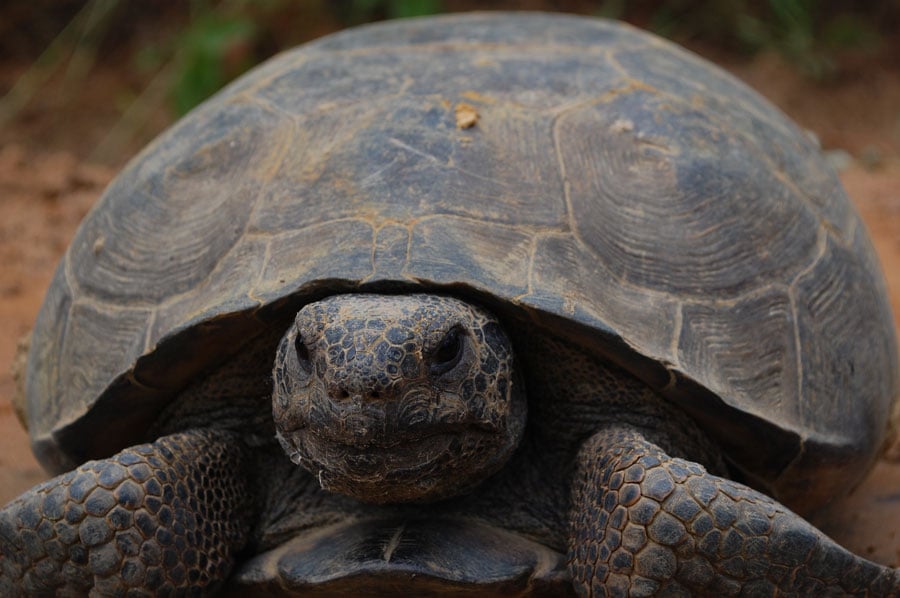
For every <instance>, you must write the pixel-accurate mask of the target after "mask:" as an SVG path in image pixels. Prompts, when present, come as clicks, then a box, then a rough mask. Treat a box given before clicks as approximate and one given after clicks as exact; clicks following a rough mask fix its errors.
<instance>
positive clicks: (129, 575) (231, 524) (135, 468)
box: [0, 430, 253, 596]
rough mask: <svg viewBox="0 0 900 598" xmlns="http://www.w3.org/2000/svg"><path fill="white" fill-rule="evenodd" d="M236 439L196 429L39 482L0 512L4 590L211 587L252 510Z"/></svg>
mask: <svg viewBox="0 0 900 598" xmlns="http://www.w3.org/2000/svg"><path fill="white" fill-rule="evenodd" d="M242 447H243V445H242V443H241V442H240V441H239V440H238V439H237V438H235V437H234V436H233V435H231V434H228V433H225V432H217V431H211V430H192V431H189V432H185V433H180V434H173V435H171V436H165V437H163V438H160V439H159V440H157V441H156V442H153V443H151V444H143V445H139V446H135V447H131V448H128V449H125V450H123V451H122V452H120V453H118V454H117V455H115V456H113V457H111V458H109V459H104V460H100V461H90V462H88V463H85V464H84V465H82V466H81V467H79V468H77V469H75V470H74V471H71V472H69V473H66V474H63V475H61V476H58V477H56V478H54V479H52V480H50V481H48V482H45V483H43V484H40V485H38V486H35V487H34V488H32V489H31V490H29V491H28V492H26V493H24V494H23V495H21V496H20V497H19V498H17V499H15V500H14V501H12V502H11V503H9V504H8V505H7V506H6V507H5V508H4V509H3V510H2V511H0V595H3V596H18V595H23V594H28V595H33V594H40V595H53V594H60V593H62V594H64V595H85V594H87V593H88V592H90V593H91V594H92V595H93V594H99V595H125V594H126V593H128V595H129V596H131V595H133V594H136V595H142V594H143V595H159V594H162V595H166V594H171V593H172V592H173V591H175V590H177V589H180V588H193V589H196V590H197V593H198V594H199V593H201V592H202V589H203V588H211V587H214V586H215V585H216V584H218V583H220V582H222V581H223V580H224V579H225V578H226V576H227V575H228V574H229V572H230V571H231V568H232V565H233V563H234V554H235V552H237V551H238V550H239V549H240V548H241V547H242V546H243V545H244V543H245V542H246V540H247V536H248V530H249V528H250V524H251V518H252V515H253V514H252V510H253V509H252V507H251V500H250V496H251V492H250V487H249V483H248V477H249V476H248V467H247V464H246V461H247V459H246V454H245V453H244V450H245V449H243V448H242Z"/></svg>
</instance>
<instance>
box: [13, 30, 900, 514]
mask: <svg viewBox="0 0 900 598" xmlns="http://www.w3.org/2000/svg"><path fill="white" fill-rule="evenodd" d="M410 288H414V289H419V290H421V289H422V288H427V289H436V290H438V291H440V292H445V293H451V294H455V295H459V296H464V297H469V298H473V299H475V300H477V301H481V302H484V303H488V304H490V305H491V306H492V307H494V309H495V310H497V311H499V312H500V313H501V315H502V316H503V317H504V318H506V319H508V320H509V321H510V322H512V323H514V324H513V325H516V326H524V327H532V328H533V329H534V331H535V333H536V334H537V333H545V332H548V331H549V332H552V333H553V334H557V335H562V336H564V337H565V338H568V339H570V340H571V342H573V343H578V344H579V345H581V346H583V347H584V348H585V349H586V350H590V351H593V352H596V353H599V354H602V355H604V356H606V357H607V358H608V359H610V360H612V361H614V362H615V363H617V364H619V365H621V366H623V367H625V368H626V369H628V370H629V371H631V372H632V373H634V374H635V375H637V376H639V377H640V378H642V379H643V380H644V381H645V382H646V383H647V384H648V385H650V386H651V387H653V388H655V389H657V390H658V391H659V392H660V393H661V394H663V395H664V396H665V397H667V398H669V399H671V400H672V401H674V402H675V403H677V404H679V405H680V406H681V407H682V408H683V409H684V410H686V411H687V412H689V413H690V414H692V415H693V416H694V417H695V418H696V419H697V420H698V421H700V422H701V423H702V424H703V425H704V426H705V428H706V429H707V430H708V432H709V433H710V434H711V435H712V436H713V437H714V438H715V439H716V440H717V441H718V442H719V443H720V444H721V445H722V446H723V448H724V450H725V451H726V453H727V455H728V458H729V460H730V461H731V463H732V464H733V465H734V466H735V467H736V468H737V469H738V470H739V471H740V472H742V475H743V476H745V477H746V479H747V480H748V481H751V482H752V483H755V484H756V485H758V486H763V487H765V488H767V489H768V490H769V491H770V492H773V493H774V494H776V495H777V496H778V497H779V498H781V500H783V501H785V502H787V503H788V504H790V505H792V506H793V507H794V508H795V509H799V510H804V509H806V508H808V507H812V506H815V505H817V504H819V503H821V502H822V501H823V500H824V499H826V498H827V497H829V496H830V495H832V494H833V493H835V492H836V491H837V490H838V489H846V487H847V485H848V484H849V483H852V482H853V481H854V480H856V479H858V478H859V477H860V476H861V475H862V474H863V473H864V472H865V470H866V468H867V466H868V464H869V463H870V462H871V460H872V458H873V456H874V454H875V453H876V449H877V448H878V447H879V446H880V445H881V443H882V441H883V438H884V434H885V427H886V422H887V420H888V417H889V413H890V410H891V405H892V402H893V400H894V398H895V396H896V395H897V394H898V376H897V373H896V368H895V365H896V363H897V349H896V341H895V339H894V336H893V332H892V330H893V326H892V317H891V313H890V308H889V305H888V301H887V298H886V292H885V287H884V283H883V279H882V275H881V273H880V271H879V266H878V262H877V259H876V257H875V254H874V252H873V249H872V246H871V244H870V241H869V239H868V237H867V235H866V231H865V230H864V227H863V224H862V223H861V221H860V219H859V217H858V216H857V214H856V213H855V212H854V210H853V208H852V207H851V205H850V203H849V201H848V200H847V197H846V195H845V193H844V191H843V190H842V188H841V185H840V183H839V181H838V179H837V178H836V176H835V174H834V173H833V172H832V171H831V170H830V169H829V167H828V166H827V165H826V163H825V162H824V161H823V159H822V158H821V156H820V153H819V150H818V148H817V146H816V144H815V143H814V142H813V141H812V140H811V139H810V138H809V137H808V136H807V135H806V134H805V133H804V132H803V131H802V130H801V129H799V128H798V127H797V126H796V125H794V124H793V123H792V122H791V121H790V120H788V119H787V118H786V117H785V116H784V115H783V114H781V113H780V112H779V111H778V110H776V109H775V108H774V107H773V106H771V105H770V104H769V103H768V102H766V101H765V100H764V99H762V98H761V97H760V96H759V95H757V94H756V93H754V92H753V91H751V90H750V89H749V88H747V87H746V86H745V85H743V84H741V83H740V82H739V81H737V80H735V79H734V78H733V77H731V76H729V75H728V74H726V73H724V72H723V71H721V70H720V69H718V68H716V67H715V66H713V65H711V64H709V63H707V62H705V61H703V60H701V59H699V58H697V57H696V56H694V55H692V54H690V53H688V52H686V51H684V50H682V49H680V48H678V47H676V46H674V45H673V44H671V43H668V42H666V41H663V40H661V39H659V38H657V37H655V36H652V35H650V34H647V33H644V32H641V31H639V30H636V29H634V28H632V27H630V26H627V25H624V24H621V23H616V22H611V21H604V20H597V19H585V18H580V17H571V16H561V15H540V14H498V13H493V14H475V15H466V16H448V17H439V18H428V19H416V20H409V21H398V22H389V23H385V24H378V25H371V26H366V27H361V28H357V29H354V30H350V31H347V32H343V33H339V34H336V35H332V36H329V37H326V38H323V39H321V40H318V41H316V42H313V43H310V44H307V45H305V46H302V47H300V48H297V49H295V50H292V51H289V52H286V53H284V54H281V55H280V56H277V57H275V58H273V59H272V60H270V61H268V62H267V63H266V64H264V65H263V66H261V67H259V68H257V69H255V70H253V71H251V72H250V73H249V74H247V75H245V76H244V77H242V78H241V79H239V80H238V81H236V82H235V83H233V84H232V85H230V86H229V87H228V88H226V89H225V90H224V91H222V92H220V93H219V94H218V95H216V96H215V97H214V98H212V99H211V100H209V101H207V102H206V103H205V104H203V105H202V106H200V107H199V108H197V109H196V110H194V111H193V112H192V113H191V114H190V115H188V116H187V117H185V118H184V119H182V120H181V121H180V122H178V123H177V124H176V125H175V126H174V127H172V128H171V129H170V130H169V131H168V132H166V133H164V134H163V135H161V136H160V137H159V138H158V139H157V140H156V141H155V142H154V143H152V144H151V145H150V146H149V147H148V148H147V149H146V150H145V151H143V152H142V153H141V154H140V155H139V156H138V157H136V158H135V159H134V160H132V161H131V163H130V164H129V165H128V166H127V167H126V168H125V169H124V170H123V171H122V172H121V174H120V175H119V176H118V177H117V179H116V180H115V181H113V183H112V184H111V185H110V186H109V188H108V189H107V190H106V192H105V194H104V196H103V197H102V199H101V200H100V201H99V202H98V203H97V205H96V207H95V208H94V209H93V211H92V212H91V213H90V214H89V215H88V217H87V218H86V219H85V221H84V222H83V224H82V225H81V228H80V229H79V231H78V233H77V235H76V237H75V239H74V241H73V242H72V245H71V247H70V248H69V250H68V252H67V253H66V255H65V257H64V258H63V260H62V262H61V264H60V266H59V268H58V270H57V272H56V275H55V278H54V280H53V282H52V284H51V286H50V289H49V292H48V294H47V297H46V300H45V302H44V305H43V307H42V309H41V312H40V315H39V317H38V320H37V324H36V327H35V330H34V336H33V346H32V348H31V352H30V359H29V364H28V370H27V381H26V384H27V390H26V393H27V397H26V400H27V402H28V420H29V425H30V433H31V435H32V439H33V445H34V447H35V450H36V454H37V455H38V456H39V458H40V460H41V461H42V462H43V463H44V465H45V466H46V467H47V468H48V469H50V470H52V471H60V470H62V469H65V468H68V467H71V466H72V465H73V464H75V463H78V462H81V461H83V460H86V459H89V458H97V457H103V456H106V455H109V454H111V453H114V452H115V451H117V450H119V449H121V448H123V447H125V446H127V445H129V444H133V443H134V442H136V441H138V440H141V439H142V438H143V437H144V435H145V434H146V433H147V430H148V427H149V426H150V425H151V423H152V422H153V420H154V418H155V417H156V416H157V414H158V413H159V411H160V410H161V409H162V408H163V407H165V406H166V405H167V404H168V403H169V402H170V401H172V400H173V399H174V398H175V397H177V395H178V392H179V391H180V390H181V389H183V388H184V386H185V385H186V384H187V383H188V382H189V381H191V380H192V379H195V378H196V377H198V376H200V375H202V374H204V373H206V372H209V371H211V370H212V369H213V368H214V367H215V366H216V364H217V363H220V362H221V361H222V360H223V359H224V358H226V357H227V356H229V355H231V354H233V353H234V352H236V351H238V350H239V349H240V347H241V346H242V344H243V343H244V342H245V341H247V340H248V339H250V338H253V337H254V336H255V335H257V334H259V333H260V332H261V331H262V330H264V329H266V327H268V326H275V325H279V324H278V323H279V322H282V321H283V319H284V314H285V313H291V314H293V312H294V311H295V310H296V309H297V308H298V307H299V306H300V305H302V304H303V303H305V302H308V301H310V300H312V299H317V298H319V297H322V296H324V295H327V294H332V293H337V292H343V291H346V290H356V291H358V290H369V289H372V290H385V289H388V290H396V291H402V290H404V289H410Z"/></svg>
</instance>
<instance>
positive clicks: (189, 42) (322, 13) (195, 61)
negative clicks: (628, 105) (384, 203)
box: [0, 0, 900, 120]
mask: <svg viewBox="0 0 900 598" xmlns="http://www.w3.org/2000/svg"><path fill="white" fill-rule="evenodd" d="M472 9H486V10H499V9H529V10H558V11H565V12H573V13H579V14H587V15H600V16H607V17H612V18H617V19H623V20H626V21H629V22H631V23H633V24H635V25H637V26H639V27H644V28H647V29H650V30H652V31H655V32H657V33H659V34H661V35H664V36H666V37H670V38H673V39H675V40H676V41H681V42H688V43H691V44H703V45H706V46H707V47H713V48H718V49H720V50H722V51H726V52H731V53H734V54H740V55H744V56H753V55H755V54H758V53H761V52H773V53H777V54H779V55H780V56H782V57H783V58H784V60H786V61H788V62H790V63H791V64H793V65H795V66H796V68H798V69H799V70H800V71H802V72H803V73H805V74H806V75H808V76H810V77H812V78H815V79H819V80H827V79H828V78H830V77H834V76H836V75H837V74H838V73H839V70H840V60H839V59H840V58H841V56H843V55H845V54H846V53H855V54H857V55H858V54H860V53H862V54H863V55H865V53H866V52H870V53H871V52H876V51H877V50H878V49H879V47H880V46H881V45H882V44H883V42H884V41H885V40H886V39H888V38H891V37H896V34H895V32H896V31H898V30H900V0H881V1H875V0H868V1H858V2H854V3H848V2H845V1H838V0H763V1H758V2H752V1H750V0H633V1H631V2H627V1H626V0H594V1H588V0H556V1H550V0H548V1H539V0H530V1H529V0H506V1H503V0H488V1H482V2H475V1H474V0H190V1H186V2H178V3H173V2H167V1H166V0H142V1H141V2H135V1H129V0H11V2H9V3H8V4H6V5H4V6H3V7H0V55H2V56H10V57H13V56H16V55H27V54H28V53H29V51H30V52H32V56H37V57H38V58H36V59H35V60H34V66H33V68H32V69H31V70H30V71H29V72H26V73H25V75H24V76H23V82H21V83H22V84H17V85H16V86H15V88H13V89H12V90H9V91H8V93H6V97H3V98H2V99H0V108H3V109H5V114H6V116H9V114H11V113H14V112H15V109H16V107H17V106H21V105H24V103H25V102H27V101H28V100H29V99H30V98H31V97H33V96H34V95H35V94H36V93H37V91H38V90H39V89H40V86H41V84H42V82H43V81H45V80H47V79H48V78H49V77H51V76H53V75H54V73H58V72H60V71H65V72H66V73H67V77H68V78H69V79H71V80H75V81H77V78H78V76H77V75H78V73H82V72H84V71H85V69H89V68H90V67H91V65H92V64H93V61H95V60H96V59H97V57H98V56H99V55H103V56H108V55H109V54H110V52H113V53H118V56H120V57H127V60H130V63H131V66H132V67H133V68H134V71H135V72H136V73H137V74H138V75H140V76H142V77H143V78H144V80H152V81H154V82H155V85H154V89H156V90H157V91H158V90H159V89H160V88H161V87H165V88H167V89H168V92H167V95H168V96H169V102H170V104H171V106H172V109H173V111H174V112H175V113H176V114H178V115H180V114H183V113H185V112H187V111H188V110H190V109H191V108H192V107H193V106H195V105H197V104H198V103H200V102H201V101H203V100H204V99H206V98H207V97H209V96H210V95H211V94H213V93H215V91H217V90H218V89H220V88H221V87H222V86H224V85H225V84H226V83H228V82H229V81H230V80H232V79H233V78H235V77H237V76H238V75H240V74H241V73H242V72H244V71H245V70H247V69H248V68H251V67H252V66H253V65H255V64H257V63H259V62H261V61H262V60H264V59H265V58H267V57H268V56H270V55H272V54H274V53H275V52H277V51H279V50H282V49H285V48H287V47H290V46H293V45H296V44H298V43H302V42H304V41H307V40H309V39H312V38H314V37H318V36H320V35H324V34H326V33H329V32H331V31H335V30H337V29H340V28H343V27H347V26H351V25H357V24H360V23H364V22H368V21H373V20H380V19H391V18H403V17H413V16H420V15H429V14H436V13H440V12H455V11H461V10H472ZM49 32H55V33H54V35H55V37H51V38H49V39H48V33H49ZM36 40H37V41H36ZM40 40H43V42H41V41H40ZM40 43H43V44H44V45H43V47H38V48H35V47H34V45H35V44H40ZM160 78H161V79H164V80H163V81H162V82H160ZM10 109H12V112H10ZM0 116H2V115H0ZM0 120H2V118H0Z"/></svg>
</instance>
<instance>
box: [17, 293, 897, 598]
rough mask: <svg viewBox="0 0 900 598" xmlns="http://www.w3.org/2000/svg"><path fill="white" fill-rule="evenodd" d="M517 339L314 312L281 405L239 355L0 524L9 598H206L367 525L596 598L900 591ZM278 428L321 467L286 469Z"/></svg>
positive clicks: (532, 339) (612, 373) (612, 372)
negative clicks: (530, 562)
mask: <svg viewBox="0 0 900 598" xmlns="http://www.w3.org/2000/svg"><path fill="white" fill-rule="evenodd" d="M509 333H510V335H511V336H512V341H511V340H510V338H509V337H508V334H507V333H506V332H504V330H503V328H502V327H501V325H500V323H499V322H498V321H497V320H496V319H495V318H494V317H493V316H492V315H490V314H489V313H488V312H486V311H484V310H483V309H480V308H476V307H473V306H471V305H469V304H467V303H464V302H462V301H459V300H456V299H451V298H446V297H438V296H432V295H408V296H379V295H339V296H335V297H332V298H329V299H325V300H323V301H321V302H317V303H314V304H311V305H308V306H306V307H305V308H304V309H303V310H301V311H300V312H299V314H298V315H297V317H296V320H295V322H294V323H293V325H292V326H290V328H289V330H288V332H287V333H286V334H285V335H284V337H283V339H282V340H281V341H280V343H278V349H277V356H276V359H275V370H274V376H273V378H274V383H273V386H272V402H271V405H270V406H268V407H263V408H260V407H258V406H257V402H258V401H256V400H255V399H248V398H247V397H248V396H249V395H250V394H252V392H253V391H252V390H250V389H253V388H256V387H258V382H257V380H258V372H257V373H255V374H253V375H248V376H246V377H245V378H241V377H240V372H241V371H242V369H246V364H245V363H243V362H240V361H238V362H237V363H236V364H235V365H233V366H232V367H231V368H230V369H228V368H226V370H225V371H227V372H230V374H229V375H225V374H219V375H218V377H216V376H214V377H213V378H211V380H212V381H211V382H209V383H206V386H204V384H200V385H199V386H198V387H197V388H196V389H195V390H194V391H193V394H192V395H190V397H189V398H190V400H187V401H185V403H186V405H181V406H179V407H178V408H176V409H175V410H173V411H172V412H171V413H168V414H166V415H165V416H164V417H163V418H162V421H161V423H160V424H159V426H158V427H159V430H160V431H161V432H160V433H161V434H163V435H162V436H161V437H160V438H159V439H157V440H156V441H154V442H152V443H149V444H143V445H138V446H135V447H131V448H129V449H126V450H124V451H122V452H120V453H118V454H117V455H114V456H113V457H111V458H109V459H105V460H101V461H93V462H89V463H86V464H84V465H82V466H81V467H79V468H78V469H76V470H75V471H73V472H70V473H67V474H64V475H61V476H59V477H57V478H55V479H53V480H50V481H49V482H46V483H45V484H42V485H40V486H37V487H36V488H34V489H32V490H30V491H29V492H26V493H25V494H23V495H22V496H21V497H19V498H18V499H16V500H15V501H13V502H12V503H10V504H9V505H8V506H7V507H6V508H4V509H3V510H2V511H0V554H2V557H0V558H2V560H0V593H2V594H3V595H20V594H23V593H29V594H47V595H50V594H54V593H62V594H65V593H68V594H80V593H87V592H93V593H96V594H102V595H105V594H113V595H125V594H126V593H128V594H129V595H131V594H135V595H141V594H143V595H165V594H171V593H175V592H178V591H181V590H189V592H190V593H196V594H203V593H208V592H210V591H213V590H215V589H216V588H218V587H219V586H220V585H221V584H222V583H223V582H224V581H225V579H226V578H227V576H228V575H229V573H230V571H231V570H232V569H233V567H234V564H235V562H236V561H237V559H238V558H239V555H240V554H242V551H243V553H247V552H248V551H249V552H250V553H253V552H256V551H258V550H261V549H263V548H266V547H268V546H271V545H272V544H273V543H274V540H272V537H274V536H273V534H274V532H272V529H274V528H277V527H280V530H281V531H280V532H279V533H280V534H281V536H280V537H284V536H285V535H288V536H289V532H290V530H292V529H295V530H296V529H303V528H309V527H315V526H317V525H322V524H323V523H325V522H328V521H334V520H336V519H340V517H342V516H344V515H345V514H347V513H355V512H358V511H360V510H361V509H363V510H364V509H371V512H372V513H380V512H382V510H391V509H394V511H392V512H403V511H402V510H403V509H408V511H406V512H415V513H417V514H418V515H419V516H429V515H440V516H443V515H446V514H448V513H449V514H463V515H466V516H469V517H473V518H476V519H479V520H482V521H486V522H489V523H492V524H494V525H497V526H498V527H503V528H506V529H509V530H513V531H517V532H519V533H522V534H525V535H527V536H529V537H532V538H537V539H540V540H541V541H542V542H544V543H545V544H546V545H548V546H550V547H552V548H554V549H555V550H558V551H565V550H568V554H569V569H570V572H571V574H572V578H573V584H574V589H575V591H576V592H577V593H578V594H581V595H621V596H624V595H648V594H653V593H665V594H667V595H668V594H678V593H681V594H684V595H688V594H711V595H726V594H734V593H741V592H744V593H747V594H751V595H770V594H775V593H778V592H782V593H785V594H787V595H791V594H806V593H810V592H820V593H821V592H824V593H826V594H833V595H840V594H855V595H872V596H876V595H877V596H884V595H896V594H897V593H898V590H897V588H898V583H900V581H898V576H897V573H896V572H895V571H894V570H892V569H889V568H886V567H881V566H878V565H875V564H873V563H870V562H868V561H865V560H864V559H861V558H859V557H857V556H855V555H852V554H851V553H849V552H847V551H845V550H844V549H843V548H841V547H839V546H837V545H836V544H835V543H834V542H832V541H831V540H829V539H828V538H827V537H825V536H824V535H823V534H821V532H819V531H818V530H816V529H815V528H813V527H812V526H811V525H809V524H808V523H806V522H805V521H804V520H802V519H801V518H800V517H798V516H797V515H795V514H793V513H792V512H791V511H790V510H788V509H787V508H785V507H784V506H782V505H781V504H779V503H777V502H776V501H774V500H773V499H771V498H769V497H767V496H765V495H763V494H760V493H758V492H756V491H754V490H751V489H750V488H747V487H746V486H743V485H741V484H738V483H736V482H734V481H732V480H729V479H727V478H726V477H724V476H725V475H726V474H727V469H726V468H725V466H724V465H723V462H722V459H721V455H719V453H718V449H717V448H716V447H715V445H714V444H713V443H712V442H711V441H710V440H709V439H708V438H707V437H706V436H705V434H703V432H702V431H700V430H699V429H698V428H697V426H696V425H695V424H693V423H692V422H691V421H690V420H689V419H687V418H686V417H685V416H684V415H682V414H680V413H679V412H677V411H675V410H674V409H673V408H671V407H670V406H668V405H667V404H666V403H665V402H664V401H662V400H661V399H660V398H659V397H657V396H656V395H655V394H654V393H652V392H651V391H649V390H648V389H647V388H646V387H645V386H643V385H642V384H641V383H640V382H638V381H637V380H635V379H633V378H632V377H630V376H629V375H627V374H625V373H624V372H622V371H621V370H619V369H618V368H615V367H613V366H610V365H608V364H605V363H603V362H602V361H600V360H597V359H594V358H592V357H590V356H587V355H584V354H582V353H580V352H579V351H577V350H576V349H574V348H573V347H571V346H569V345H567V344H566V343H563V342H561V341H556V340H553V339H548V338H543V337H540V336H533V335H529V334H528V333H527V332H526V331H520V330H511V331H509ZM513 345H515V346H516V347H518V348H519V350H520V353H521V354H520V355H514V353H513V350H512V347H513ZM268 354H269V355H271V352H270V353H268ZM257 361H258V360H257V359H256V358H251V359H249V360H248V362H249V363H250V364H255V363H257ZM230 376H232V377H230ZM217 380H218V382H216V381H217ZM223 380H225V381H228V383H227V384H225V383H223V382H222V381H223ZM241 380H245V381H247V382H246V383H241ZM526 387H527V389H526ZM526 390H527V394H528V396H526ZM229 393H231V394H229ZM242 397H243V398H242ZM232 399H233V400H232ZM241 401H243V402H241ZM235 405H237V407H235ZM526 405H527V407H526ZM217 409H218V413H220V414H221V417H220V418H219V419H216V418H215V417H214V414H215V413H217V411H216V410H217ZM229 409H231V410H232V411H229ZM240 409H246V413H248V414H251V415H252V417H245V416H243V415H242V413H243V412H241V411H240ZM268 409H271V413H273V414H274V428H272V429H270V428H268V427H266V425H265V424H262V423H260V421H261V417H262V415H263V414H264V413H265V412H266V411H267V410H268ZM526 412H527V413H528V424H527V425H526V424H525V421H526ZM204 421H205V422H207V425H206V427H201V426H200V425H198V424H200V423H202V422H204ZM269 421H271V420H269ZM242 422H243V423H242ZM242 425H243V426H245V429H242V428H241V426H242ZM179 426H181V429H180V430H179ZM266 431H269V432H271V433H272V435H276V434H277V438H278V441H279V443H280V444H281V446H282V448H283V449H284V450H285V452H286V453H287V454H288V455H289V457H290V458H291V460H293V461H295V462H297V463H299V464H300V465H301V466H302V467H303V468H305V469H308V470H309V472H310V473H309V474H307V473H305V471H304V470H302V469H300V468H297V467H295V466H293V465H292V464H291V463H290V462H288V460H287V459H281V460H279V459H277V458H275V457H273V455H274V454H275V453H274V452H273V451H274V446H275V445H274V443H272V442H271V441H270V442H269V444H268V445H267V444H265V441H264V440H261V439H262V438H263V437H265V436H266V434H267V432H266ZM251 432H252V433H251ZM270 438H271V436H270ZM314 481H318V483H313V482H314ZM319 484H321V485H322V486H324V487H325V488H326V489H328V490H329V491H331V492H334V493H339V494H332V493H330V492H324V491H323V490H321V488H319ZM341 494H343V495H347V496H349V497H351V498H347V497H346V496H341ZM452 495H459V496H456V497H452ZM441 499H447V500H441ZM357 500H359V501H363V502H365V503H374V504H369V505H360V504H359V503H358V502H356V501H357ZM433 501H438V502H433ZM395 503H403V504H402V505H400V506H396V505H395ZM403 505H406V506H403ZM397 510H400V511H397ZM276 513H277V514H276ZM285 530H287V532H286V531H285Z"/></svg>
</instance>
